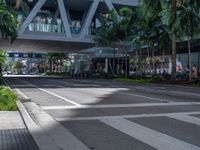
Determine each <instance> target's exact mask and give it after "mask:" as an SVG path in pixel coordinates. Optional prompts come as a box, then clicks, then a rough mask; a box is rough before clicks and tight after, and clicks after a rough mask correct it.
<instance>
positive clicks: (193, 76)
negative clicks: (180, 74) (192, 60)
mask: <svg viewBox="0 0 200 150" xmlns="http://www.w3.org/2000/svg"><path fill="white" fill-rule="evenodd" d="M191 76H192V79H193V80H196V79H197V67H196V65H195V64H194V65H193V66H192V74H191Z"/></svg>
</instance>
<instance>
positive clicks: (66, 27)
mask: <svg viewBox="0 0 200 150" xmlns="http://www.w3.org/2000/svg"><path fill="white" fill-rule="evenodd" d="M57 2H58V7H59V10H60V15H61V18H62V22H63V26H64V30H65V34H66V37H67V38H71V37H72V34H71V31H70V27H69V19H68V18H67V13H66V9H65V4H64V1H63V0H57Z"/></svg>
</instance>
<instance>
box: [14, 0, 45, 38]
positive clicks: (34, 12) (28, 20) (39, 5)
mask: <svg viewBox="0 0 200 150" xmlns="http://www.w3.org/2000/svg"><path fill="white" fill-rule="evenodd" d="M46 1H47V0H39V1H38V2H37V3H36V4H35V6H34V7H33V9H32V10H31V12H30V14H29V15H28V17H27V18H26V20H25V21H24V23H23V24H22V25H21V27H20V28H19V31H18V35H22V34H23V33H24V31H25V30H26V28H27V27H28V25H29V24H30V23H31V21H32V20H33V18H34V17H35V16H36V15H37V13H38V12H39V11H40V9H41V8H42V6H43V5H44V3H45V2H46Z"/></svg>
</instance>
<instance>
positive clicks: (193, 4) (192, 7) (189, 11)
mask: <svg viewBox="0 0 200 150" xmlns="http://www.w3.org/2000/svg"><path fill="white" fill-rule="evenodd" d="M177 14H178V15H177V19H176V23H175V25H174V28H177V29H176V30H180V34H181V35H182V36H183V37H187V42H188V58H189V68H190V69H191V68H192V64H191V40H192V39H193V37H194V35H195V33H196V32H195V31H197V29H198V28H199V27H200V26H199V24H200V8H199V6H198V4H197V1H196V0H189V1H186V2H183V3H182V4H181V5H180V6H179V7H178V8H177ZM185 23H186V25H184V24H185ZM189 80H191V73H189Z"/></svg>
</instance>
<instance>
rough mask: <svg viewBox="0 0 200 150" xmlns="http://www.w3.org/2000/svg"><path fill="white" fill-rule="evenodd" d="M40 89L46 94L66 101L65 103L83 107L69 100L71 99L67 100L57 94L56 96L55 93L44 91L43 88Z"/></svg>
mask: <svg viewBox="0 0 200 150" xmlns="http://www.w3.org/2000/svg"><path fill="white" fill-rule="evenodd" d="M37 88H38V87H37ZM38 89H39V90H41V91H43V92H46V93H48V94H51V95H53V96H55V97H58V98H60V99H62V100H64V101H66V102H68V103H71V104H74V105H75V106H78V107H81V105H80V104H78V103H76V102H74V101H72V100H69V99H67V98H65V97H62V96H60V95H57V94H55V93H53V92H50V91H48V90H45V89H42V88H38Z"/></svg>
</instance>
